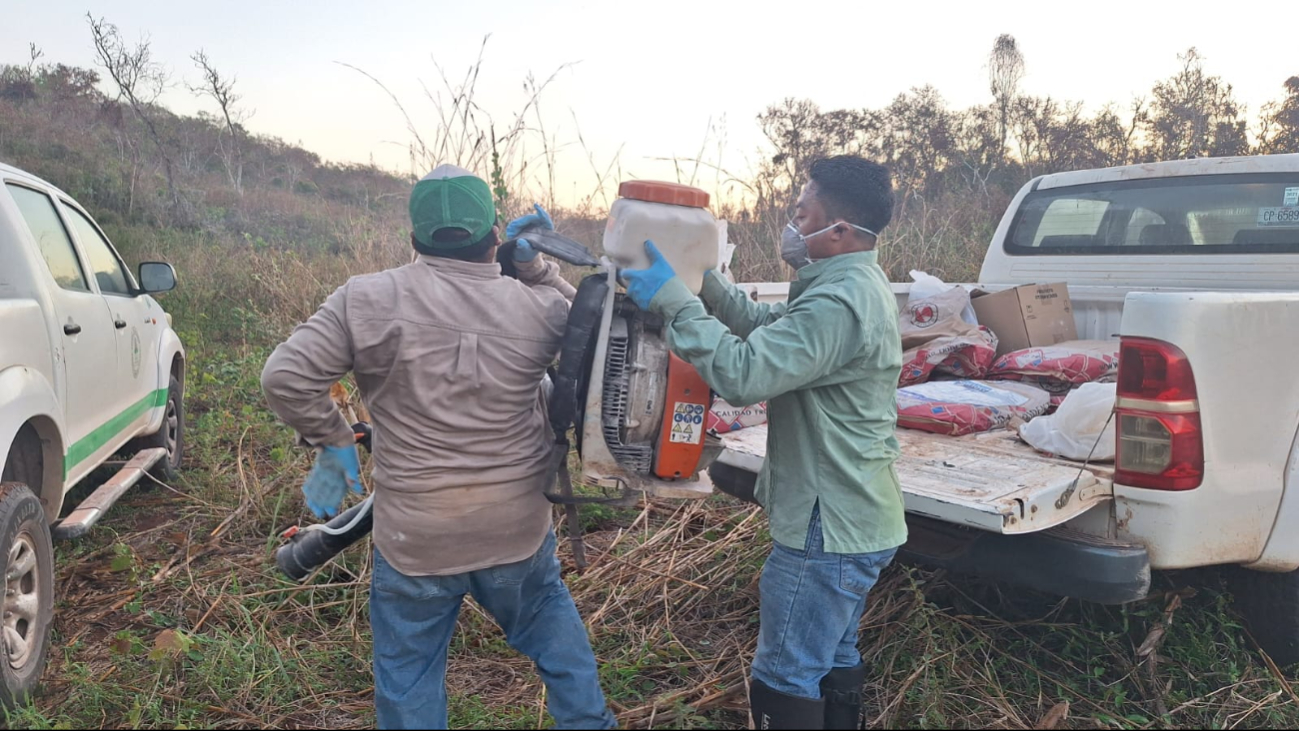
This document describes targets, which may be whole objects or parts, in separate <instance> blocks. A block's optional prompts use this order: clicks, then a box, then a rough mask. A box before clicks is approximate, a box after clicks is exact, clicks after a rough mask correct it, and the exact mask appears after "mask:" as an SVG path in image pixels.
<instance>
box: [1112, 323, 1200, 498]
mask: <svg viewBox="0 0 1299 731" xmlns="http://www.w3.org/2000/svg"><path fill="white" fill-rule="evenodd" d="M1116 414H1117V417H1118V456H1117V464H1116V467H1117V469H1116V470H1115V473H1114V481H1115V482H1117V483H1119V484H1122V485H1128V486H1131V487H1145V488H1149V489H1152V490H1192V489H1195V488H1197V487H1199V486H1200V483H1201V482H1202V481H1203V479H1204V436H1203V432H1202V430H1201V428H1200V405H1199V402H1198V401H1197V400H1196V390H1195V375H1194V374H1193V373H1192V372H1191V364H1190V361H1188V360H1187V358H1186V354H1185V353H1183V352H1182V351H1181V349H1179V348H1178V347H1177V346H1175V345H1170V344H1169V343H1165V342H1161V341H1158V340H1148V339H1145V338H1124V339H1123V342H1122V344H1121V345H1120V351H1119V385H1118V406H1117V409H1116Z"/></svg>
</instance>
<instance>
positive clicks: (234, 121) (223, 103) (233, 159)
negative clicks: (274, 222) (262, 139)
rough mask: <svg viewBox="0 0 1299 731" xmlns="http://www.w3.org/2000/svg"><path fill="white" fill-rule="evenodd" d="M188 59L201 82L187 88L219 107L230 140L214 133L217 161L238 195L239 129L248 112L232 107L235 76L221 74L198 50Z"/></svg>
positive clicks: (235, 98) (240, 185) (241, 173)
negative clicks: (218, 155)
mask: <svg viewBox="0 0 1299 731" xmlns="http://www.w3.org/2000/svg"><path fill="white" fill-rule="evenodd" d="M191 58H193V60H194V65H195V66H198V68H199V71H201V72H202V74H203V81H202V82H201V83H200V84H198V85H196V86H191V87H190V91H192V92H194V94H195V95H197V96H208V97H211V98H212V100H213V101H215V102H216V103H217V106H218V107H219V108H220V109H221V117H222V119H224V120H225V131H226V133H227V134H229V136H230V139H229V141H228V142H227V141H226V140H225V135H221V134H218V135H217V151H218V152H219V153H220V155H221V163H222V164H223V165H224V166H225V169H226V178H227V179H228V180H229V181H230V187H231V188H234V191H235V192H236V193H238V194H239V195H243V194H244V190H243V180H244V161H243V152H242V149H241V147H240V144H239V132H240V127H241V125H242V123H243V122H244V121H245V120H246V119H247V118H248V116H249V114H248V113H247V112H246V111H244V110H242V109H240V108H238V107H237V106H236V105H237V104H238V103H239V100H240V99H241V98H242V97H241V96H240V95H239V94H236V93H235V81H237V79H236V78H235V77H230V78H226V77H224V76H222V75H221V73H220V72H219V71H217V69H216V67H215V66H213V65H212V61H211V60H210V59H208V57H207V53H205V52H204V51H203V50H202V49H199V51H198V53H195V54H194V55H193V56H192V57H191Z"/></svg>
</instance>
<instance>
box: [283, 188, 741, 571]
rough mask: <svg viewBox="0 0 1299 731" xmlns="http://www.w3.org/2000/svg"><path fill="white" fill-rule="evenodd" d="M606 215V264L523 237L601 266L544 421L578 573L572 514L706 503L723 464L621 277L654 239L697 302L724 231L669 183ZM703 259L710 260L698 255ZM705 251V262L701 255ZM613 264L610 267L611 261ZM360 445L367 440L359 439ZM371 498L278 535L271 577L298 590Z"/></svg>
mask: <svg viewBox="0 0 1299 731" xmlns="http://www.w3.org/2000/svg"><path fill="white" fill-rule="evenodd" d="M618 193H619V195H620V196H622V197H621V198H620V199H619V200H618V201H616V202H615V204H614V206H613V208H612V209H611V210H610V212H609V220H608V225H607V227H606V229H605V235H604V249H605V251H606V252H607V253H608V257H605V258H601V259H597V258H596V257H595V256H594V255H592V254H591V252H590V250H588V249H587V248H586V247H585V246H583V245H582V244H580V243H578V242H576V241H573V240H572V239H569V238H566V237H564V236H561V235H559V234H556V233H555V232H553V231H548V230H543V229H537V228H532V229H525V230H524V231H523V232H522V233H521V234H520V235H519V237H520V238H526V239H527V240H528V242H529V243H530V244H532V246H533V247H534V248H535V249H537V250H538V251H540V252H542V253H544V254H547V255H549V256H551V257H554V258H556V259H559V260H560V261H564V262H567V263H569V264H573V265H575V266H581V267H598V268H599V271H598V272H597V273H595V274H591V275H590V276H587V277H586V278H584V279H583V280H582V281H581V283H580V284H579V285H578V287H577V294H576V295H575V296H574V298H573V302H572V304H571V306H570V308H569V314H568V323H567V326H566V327H565V331H564V335H563V338H562V340H561V344H560V354H559V362H558V365H557V366H556V367H555V368H553V369H551V371H550V373H549V374H548V375H549V377H550V380H551V383H552V384H553V389H552V391H551V395H550V400H549V418H550V426H551V431H552V432H553V434H554V438H555V442H554V444H553V446H552V452H551V455H552V456H551V469H552V471H553V474H554V475H555V479H554V481H553V482H552V484H551V486H550V487H549V488H548V489H547V491H546V498H547V499H548V500H550V502H551V503H554V504H557V505H563V506H564V508H565V511H566V515H567V522H568V531H569V536H570V540H571V541H572V546H573V557H574V561H575V562H576V563H577V565H578V567H579V568H584V567H585V565H586V560H585V554H584V550H583V544H582V537H581V528H580V526H581V524H580V522H579V521H578V515H577V510H578V506H580V505H590V504H605V505H610V504H613V505H630V504H633V503H634V502H635V501H636V500H638V499H639V498H640V496H641V494H648V495H654V496H658V497H666V498H679V499H700V498H705V497H708V496H709V495H711V494H712V491H713V485H712V483H711V481H710V480H709V479H708V475H707V473H706V472H705V470H706V468H707V467H708V466H709V464H710V463H712V461H713V460H714V459H715V458H716V457H717V455H718V454H720V453H721V443H720V441H718V440H717V439H716V438H715V437H713V436H711V435H709V434H706V433H705V428H704V419H705V415H706V414H707V412H708V409H709V406H710V405H711V392H710V390H709V388H708V385H707V384H706V383H704V381H703V379H702V378H700V376H699V374H698V373H696V372H695V370H694V368H692V367H691V366H690V365H689V364H687V363H686V362H685V361H683V360H681V359H680V358H677V357H676V356H675V355H673V354H672V353H671V352H670V351H669V350H668V346H667V340H666V336H665V333H664V323H663V321H662V319H661V318H659V317H658V316H656V315H654V314H652V313H650V312H646V311H643V310H641V309H640V308H638V307H636V305H635V304H634V303H633V302H632V301H631V299H630V298H628V297H626V296H625V295H624V294H623V293H622V292H620V291H618V279H617V272H618V268H619V266H626V267H629V268H630V267H641V266H644V263H643V261H642V260H640V259H638V258H637V257H638V256H643V254H642V252H643V250H644V241H645V239H653V241H654V242H655V244H656V245H657V246H658V249H659V251H660V252H662V253H663V255H664V256H665V257H666V258H667V259H668V261H669V262H670V263H671V264H672V266H673V268H674V269H675V270H676V272H677V274H678V275H679V276H681V278H682V279H683V280H684V281H686V282H687V284H688V286H691V288H692V289H694V290H695V291H696V292H697V291H698V287H699V284H700V283H701V282H702V279H703V276H704V273H705V271H706V270H708V269H711V268H715V267H717V265H718V259H719V257H720V256H721V251H722V250H723V249H725V248H726V247H725V241H724V238H721V237H722V236H723V235H724V231H725V229H724V226H719V225H718V222H717V221H716V220H715V219H713V217H712V215H711V214H709V213H708V212H707V211H706V210H705V209H704V207H705V206H706V205H707V202H708V194H707V193H705V192H704V191H702V190H698V189H697V188H689V187H687V186H682V185H676V184H674V183H654V182H647V181H629V182H626V183H623V184H622V186H621V187H620V188H619V190H618ZM516 245H517V238H516V239H512V240H510V241H506V242H505V243H504V244H502V245H501V246H500V248H499V251H498V253H497V261H498V262H499V263H500V264H501V270H502V273H504V274H505V275H507V276H515V275H516V272H515V269H514V260H513V251H514V247H515V246H516ZM702 249H707V250H702ZM701 250H702V251H701ZM610 257H611V258H612V260H611V259H610ZM361 426H363V425H358V428H357V429H356V430H355V431H357V440H358V443H360V444H363V445H365V446H366V447H367V449H368V448H369V441H368V433H369V431H368V427H366V428H365V429H364V432H365V434H364V435H363V434H362V431H363V430H362V429H361V428H359V427H361ZM570 431H571V432H572V433H573V434H574V436H575V437H576V442H577V453H578V456H579V457H580V458H581V462H582V475H581V477H582V479H581V482H582V485H583V486H585V487H587V488H591V489H587V490H585V491H583V493H582V494H578V493H577V492H576V491H575V490H574V488H573V482H572V478H571V477H570V475H569V470H568V457H569V453H570V451H571V444H570V442H569V433H570ZM363 436H364V439H363ZM373 499H374V498H373V495H371V496H370V497H368V498H366V499H365V501H363V502H361V503H359V504H357V505H356V506H354V507H352V508H349V509H348V510H346V511H344V512H343V513H341V514H339V515H338V516H337V517H335V518H333V519H332V520H330V521H329V522H328V523H324V524H318V525H312V526H307V527H306V528H301V529H300V528H298V527H297V526H294V527H292V528H290V529H289V530H287V531H285V532H284V533H283V536H284V538H286V539H288V542H287V543H286V544H285V545H283V546H281V547H280V549H279V550H278V551H277V553H276V556H275V560H276V563H277V564H278V565H279V567H280V570H281V571H283V572H284V574H285V575H286V576H288V577H289V578H290V579H293V580H295V581H301V580H302V579H303V578H305V577H306V576H308V575H309V574H310V573H311V572H312V571H314V570H315V569H316V568H318V567H319V566H321V565H323V564H324V563H325V562H327V561H328V560H329V559H330V558H332V557H333V556H335V555H336V554H338V552H340V551H342V550H343V549H345V548H347V547H348V546H350V545H352V544H353V543H355V542H356V541H358V540H360V539H361V538H362V537H364V536H365V535H366V534H368V533H369V532H370V531H371V529H372V528H373V517H372V514H371V510H370V509H371V504H372V501H373Z"/></svg>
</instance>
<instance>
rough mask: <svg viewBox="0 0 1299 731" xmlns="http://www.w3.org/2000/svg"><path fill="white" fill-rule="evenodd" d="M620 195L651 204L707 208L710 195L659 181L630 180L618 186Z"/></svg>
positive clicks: (698, 190) (687, 186)
mask: <svg viewBox="0 0 1299 731" xmlns="http://www.w3.org/2000/svg"><path fill="white" fill-rule="evenodd" d="M618 195H619V196H620V197H622V198H631V199H633V200H638V201H648V202H650V203H669V204H671V205H674V206H689V207H690V208H707V207H708V194H707V193H705V192H704V191H702V190H700V189H698V188H692V187H690V186H689V185H681V184H680V183H665V182H662V181H658V180H628V181H626V182H624V183H623V184H622V185H619V186H618Z"/></svg>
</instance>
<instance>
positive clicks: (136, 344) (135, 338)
mask: <svg viewBox="0 0 1299 731" xmlns="http://www.w3.org/2000/svg"><path fill="white" fill-rule="evenodd" d="M142 353H143V351H142V349H141V348H140V331H139V330H138V329H136V328H131V377H132V378H139V377H140V358H141V355H142Z"/></svg>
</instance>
